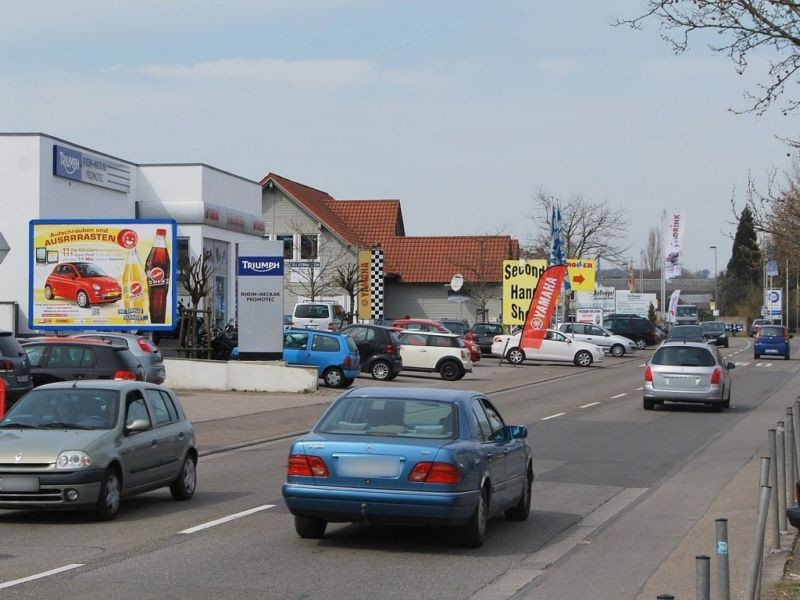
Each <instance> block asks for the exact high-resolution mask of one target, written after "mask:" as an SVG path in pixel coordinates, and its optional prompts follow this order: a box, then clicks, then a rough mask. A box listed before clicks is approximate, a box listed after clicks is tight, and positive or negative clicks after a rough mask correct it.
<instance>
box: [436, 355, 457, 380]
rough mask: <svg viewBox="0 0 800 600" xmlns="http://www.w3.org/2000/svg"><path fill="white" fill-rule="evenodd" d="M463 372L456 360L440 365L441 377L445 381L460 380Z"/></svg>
mask: <svg viewBox="0 0 800 600" xmlns="http://www.w3.org/2000/svg"><path fill="white" fill-rule="evenodd" d="M461 371H462V369H461V366H460V365H458V364H456V361H454V360H446V361H444V362H443V363H442V364H441V365H439V375H441V376H442V379H444V380H445V381H455V380H456V379H459V375H461Z"/></svg>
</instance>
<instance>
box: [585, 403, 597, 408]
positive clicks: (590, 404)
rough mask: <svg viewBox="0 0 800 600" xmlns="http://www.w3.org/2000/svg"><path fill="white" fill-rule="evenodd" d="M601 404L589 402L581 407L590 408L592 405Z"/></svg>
mask: <svg viewBox="0 0 800 600" xmlns="http://www.w3.org/2000/svg"><path fill="white" fill-rule="evenodd" d="M598 404H600V403H599V402H589V404H584V405H583V406H581V408H589V407H590V406H597V405H598Z"/></svg>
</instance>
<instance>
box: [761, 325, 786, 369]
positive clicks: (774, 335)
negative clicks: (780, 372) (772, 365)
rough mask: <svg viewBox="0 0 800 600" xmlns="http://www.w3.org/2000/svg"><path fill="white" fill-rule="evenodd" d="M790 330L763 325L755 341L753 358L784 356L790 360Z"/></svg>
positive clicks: (778, 326)
mask: <svg viewBox="0 0 800 600" xmlns="http://www.w3.org/2000/svg"><path fill="white" fill-rule="evenodd" d="M791 337H792V336H790V335H789V330H788V329H786V327H783V326H781V325H761V326H760V327H759V328H758V330H757V331H756V337H755V340H753V358H761V355H762V354H764V355H765V356H782V357H783V358H785V359H786V360H789V339H790V338H791Z"/></svg>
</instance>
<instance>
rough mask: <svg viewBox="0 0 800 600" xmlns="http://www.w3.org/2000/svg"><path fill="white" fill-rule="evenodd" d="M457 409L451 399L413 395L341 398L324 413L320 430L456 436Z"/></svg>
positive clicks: (350, 433)
mask: <svg viewBox="0 0 800 600" xmlns="http://www.w3.org/2000/svg"><path fill="white" fill-rule="evenodd" d="M456 414H457V411H456V409H455V406H454V405H453V404H452V403H450V402H438V401H435V400H423V399H412V398H357V397H356V398H342V399H341V400H339V401H338V402H336V403H335V404H334V405H333V406H332V407H331V409H330V410H329V411H328V412H327V413H326V414H325V416H324V417H323V418H322V421H320V423H319V425H318V426H317V428H316V430H315V431H317V432H318V433H328V434H343V435H364V436H392V437H394V436H398V437H406V438H434V439H453V438H455V437H456V435H457V434H458V428H457V419H456Z"/></svg>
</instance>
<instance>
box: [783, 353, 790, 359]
mask: <svg viewBox="0 0 800 600" xmlns="http://www.w3.org/2000/svg"><path fill="white" fill-rule="evenodd" d="M783 358H785V359H786V360H789V353H788V352H787V353H786V356H784V357H783Z"/></svg>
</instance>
